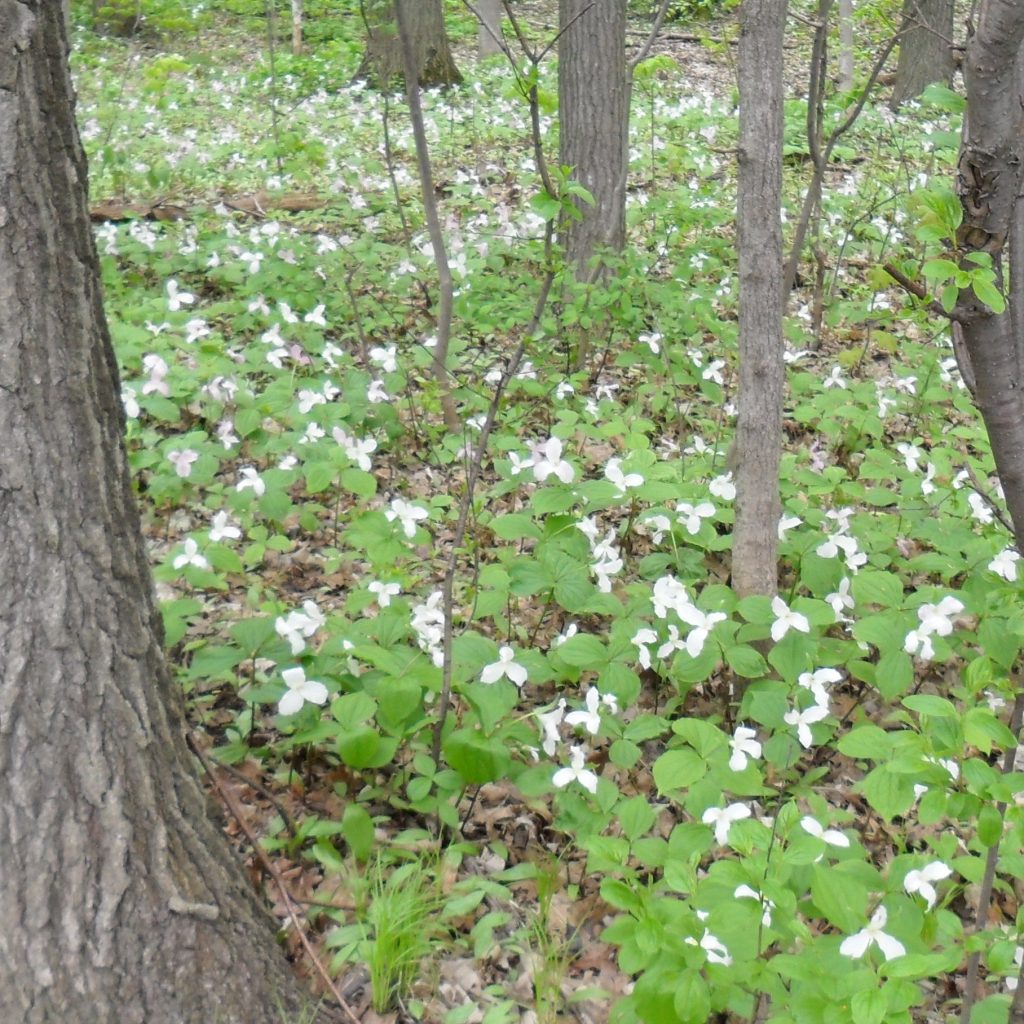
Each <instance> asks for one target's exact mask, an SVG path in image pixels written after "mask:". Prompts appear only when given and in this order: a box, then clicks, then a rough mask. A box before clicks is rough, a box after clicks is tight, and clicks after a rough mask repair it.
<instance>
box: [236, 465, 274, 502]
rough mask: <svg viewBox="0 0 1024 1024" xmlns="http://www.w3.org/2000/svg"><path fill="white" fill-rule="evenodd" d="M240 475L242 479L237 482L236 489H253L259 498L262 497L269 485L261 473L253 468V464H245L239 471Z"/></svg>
mask: <svg viewBox="0 0 1024 1024" xmlns="http://www.w3.org/2000/svg"><path fill="white" fill-rule="evenodd" d="M238 475H239V476H240V477H241V479H240V480H239V481H238V483H237V484H235V490H236V491H248V490H251V491H252V493H253V494H255V495H256V497H257V498H262V497H263V495H264V494H266V492H267V485H266V484H265V483H264V482H263V480H262V479H261V478H260V475H259V473H257V472H256V470H255V469H253V467H252V466H243V467H242V468H241V469H240V470H239V471H238Z"/></svg>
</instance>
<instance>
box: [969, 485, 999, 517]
mask: <svg viewBox="0 0 1024 1024" xmlns="http://www.w3.org/2000/svg"><path fill="white" fill-rule="evenodd" d="M967 504H968V505H970V506H971V515H972V516H973V517H974V518H975V519H977V520H978V522H979V523H981V524H982V525H983V526H987V525H988V524H989V523H991V522H992V520H993V519H994V518H995V517H994V516H993V515H992V509H990V508H989V506H988V502H987V501H985V499H984V498H983V497H982V496H981V495H980V494H979V493H978V492H977V491H972V492H971V493H970V494H968V495H967Z"/></svg>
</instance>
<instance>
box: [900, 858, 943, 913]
mask: <svg viewBox="0 0 1024 1024" xmlns="http://www.w3.org/2000/svg"><path fill="white" fill-rule="evenodd" d="M951 874H953V869H952V868H950V867H947V866H946V865H945V864H943V863H942V861H941V860H936V861H932V863H931V864H926V865H925V866H924V867H923V868H920V869H917V870H914V871H908V872H907V877H906V878H904V879H903V888H904V889H906V891H907V892H908V893H909V894H910V895H911V896H912V895H913V894H914V893H919V894H920V895H921V896H923V897H924V898H925V902H926V903H927V904H928V909H929V910H931V909H932V907H934V906H935V900H936V898H937V894H936V892H935V886H934V885H932V882H941V881H942V879H944V878H949V876H950V875H951Z"/></svg>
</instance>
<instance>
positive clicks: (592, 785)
mask: <svg viewBox="0 0 1024 1024" xmlns="http://www.w3.org/2000/svg"><path fill="white" fill-rule="evenodd" d="M586 764H587V754H586V751H585V750H584V749H583V747H573V748H572V750H571V751H570V753H569V766H568V767H567V768H559V769H558V771H557V772H555V774H554V775H553V776H552V777H551V782H552V783H553V784H554V785H555V786H557V787H558V788H559V789H563V788H564V787H565V786H568V785H569V783H570V782H578V783H579V784H580V785H581V786H582V787H583V788H584V789H585V790H587V791H589V792H590V793H596V792H597V776H596V775H595V774H594V773H593V772H592V771H591V770H590V769H589V768H587V766H586Z"/></svg>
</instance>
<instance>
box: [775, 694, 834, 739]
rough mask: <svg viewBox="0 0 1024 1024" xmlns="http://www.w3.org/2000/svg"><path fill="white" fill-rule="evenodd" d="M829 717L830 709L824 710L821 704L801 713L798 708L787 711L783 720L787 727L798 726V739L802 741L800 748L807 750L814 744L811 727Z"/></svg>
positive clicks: (813, 705)
mask: <svg viewBox="0 0 1024 1024" xmlns="http://www.w3.org/2000/svg"><path fill="white" fill-rule="evenodd" d="M827 717H828V708H823V707H822V706H821V705H820V704H812V705H811V706H810V707H809V708H807V709H805V710H804V711H800V710H799V709H797V708H794V709H793V710H792V711H787V712H786V713H785V714H784V715H783V716H782V720H783V721H784V722H785V723H786V724H787V725H795V726H796V738H797V739H798V740H799V741H800V746H801V747H803V748H804V749H805V750H806V749H807V748H808V747H810V746H811V745H812V744H813V743H814V737H813V736H812V735H811V726H812V725H814V723H815V722H820V721H821V720H822V719H823V718H827Z"/></svg>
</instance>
